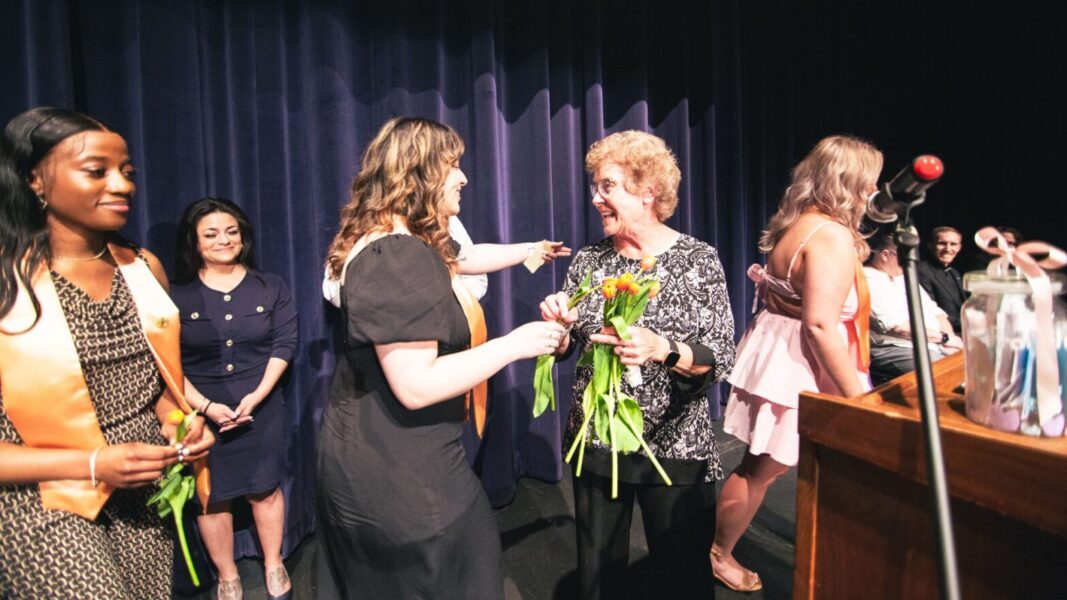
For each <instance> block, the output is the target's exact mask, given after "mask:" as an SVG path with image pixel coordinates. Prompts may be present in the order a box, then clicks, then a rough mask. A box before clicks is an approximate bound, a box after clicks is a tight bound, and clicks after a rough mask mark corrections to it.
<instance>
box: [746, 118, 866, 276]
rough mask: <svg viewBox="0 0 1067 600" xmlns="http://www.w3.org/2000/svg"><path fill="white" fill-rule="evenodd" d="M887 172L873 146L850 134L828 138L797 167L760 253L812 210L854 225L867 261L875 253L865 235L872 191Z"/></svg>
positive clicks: (860, 253)
mask: <svg viewBox="0 0 1067 600" xmlns="http://www.w3.org/2000/svg"><path fill="white" fill-rule="evenodd" d="M881 172H882V153H881V152H880V151H879V150H878V149H877V148H875V147H874V146H873V145H871V144H870V143H868V142H865V141H863V140H861V139H859V138H855V137H852V136H847V135H832V136H830V137H826V138H823V139H822V140H820V141H819V143H818V144H815V147H814V148H812V150H811V152H809V153H808V155H807V156H805V157H804V160H802V161H800V162H799V163H797V166H795V167H793V174H792V180H791V181H790V183H789V187H787V188H786V189H785V194H784V195H783V196H782V201H781V203H780V204H779V205H778V212H776V213H774V216H773V217H771V221H770V223H768V224H767V228H766V229H764V230H763V233H762V235H760V241H759V249H760V251H761V252H764V253H768V252H770V251H771V250H773V249H774V247H775V246H776V245H777V244H778V241H779V240H780V239H781V238H782V236H783V235H784V234H785V232H786V231H787V230H788V229H789V227H790V226H792V225H793V223H795V222H796V221H797V219H798V218H800V215H801V214H802V213H803V212H804V211H806V210H807V209H809V208H816V209H818V211H819V212H821V213H823V214H825V215H826V216H828V217H830V218H831V219H832V220H834V221H836V222H838V223H840V224H842V225H844V226H845V227H848V228H849V230H851V231H852V236H853V239H854V240H855V242H856V254H857V256H859V258H860V259H861V260H863V259H866V258H867V255H868V254H869V253H870V248H868V246H867V242H866V241H865V240H864V237H863V235H862V234H860V232H859V226H860V222H861V221H862V220H863V215H864V214H865V213H866V211H867V189H868V186H870V185H871V184H872V183H874V182H876V181H877V180H878V175H879V173H881Z"/></svg>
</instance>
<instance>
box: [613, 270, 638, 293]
mask: <svg viewBox="0 0 1067 600" xmlns="http://www.w3.org/2000/svg"><path fill="white" fill-rule="evenodd" d="M615 287H616V288H618V289H619V291H623V292H633V291H635V290H634V289H633V288H634V276H633V275H632V274H630V273H623V274H622V276H621V277H619V282H618V283H616V284H615Z"/></svg>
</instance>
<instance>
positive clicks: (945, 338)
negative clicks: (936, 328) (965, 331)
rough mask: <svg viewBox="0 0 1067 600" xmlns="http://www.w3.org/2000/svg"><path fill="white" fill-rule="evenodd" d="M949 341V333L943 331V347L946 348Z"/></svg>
mask: <svg viewBox="0 0 1067 600" xmlns="http://www.w3.org/2000/svg"><path fill="white" fill-rule="evenodd" d="M949 339H950V338H949V337H948V332H945V331H942V332H941V345H942V346H944V345H945V344H947V343H948V340H949Z"/></svg>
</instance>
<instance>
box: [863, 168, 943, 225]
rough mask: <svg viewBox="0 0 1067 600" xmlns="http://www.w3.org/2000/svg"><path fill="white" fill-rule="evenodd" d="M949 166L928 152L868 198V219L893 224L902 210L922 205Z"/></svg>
mask: <svg viewBox="0 0 1067 600" xmlns="http://www.w3.org/2000/svg"><path fill="white" fill-rule="evenodd" d="M944 172H945V165H944V164H942V163H941V159H940V158H938V157H936V156H933V155H932V154H924V155H922V156H919V157H917V158H916V159H915V160H913V161H911V164H909V165H908V166H906V167H904V168H903V169H901V171H900V172H899V173H897V176H896V177H894V178H893V179H892V180H891V181H890V182H889V183H883V184H882V187H881V188H880V189H879V190H878V191H877V192H875V193H873V194H871V197H870V198H868V199H867V218H868V219H870V220H872V221H874V222H876V223H892V222H893V221H896V220H897V215H898V214H900V213H901V212H902V211H904V210H907V209H909V208H911V207H912V206H916V205H919V204H922V202H923V200H925V199H926V190H927V188H929V187H930V186H932V185H934V184H935V183H937V181H938V180H939V179H941V175H943V174H944Z"/></svg>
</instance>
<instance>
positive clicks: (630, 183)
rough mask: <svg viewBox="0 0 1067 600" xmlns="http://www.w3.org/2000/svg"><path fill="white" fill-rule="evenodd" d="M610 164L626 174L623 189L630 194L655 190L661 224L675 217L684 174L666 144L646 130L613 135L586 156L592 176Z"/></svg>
mask: <svg viewBox="0 0 1067 600" xmlns="http://www.w3.org/2000/svg"><path fill="white" fill-rule="evenodd" d="M607 163H611V164H614V165H617V166H618V167H619V168H621V169H622V170H623V171H625V172H626V175H627V180H626V181H624V182H623V186H624V187H625V188H626V191H628V192H630V193H631V194H637V193H639V192H640V189H641V188H646V187H648V188H652V190H653V195H654V197H655V209H656V217H657V218H658V219H659V220H660V221H661V222H662V221H666V220H667V219H668V218H670V216H671V215H673V214H674V209H675V208H677V206H678V184H679V183H681V181H682V172H681V171H680V170H678V161H677V160H676V159H675V158H674V153H672V152H671V149H670V148H668V147H667V143H666V142H664V141H663V140H662V139H660V138H658V137H656V136H654V135H652V134H651V133H645V132H644V131H634V130H630V131H620V132H618V133H613V134H611V135H609V136H608V137H606V138H604V139H602V140H600V141H598V142H596V143H595V144H593V145H592V146H590V147H589V152H587V153H586V155H585V170H586V171H588V172H589V173H590V174H592V173H595V172H596V170H597V169H599V168H600V167H602V166H603V165H605V164H607Z"/></svg>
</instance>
